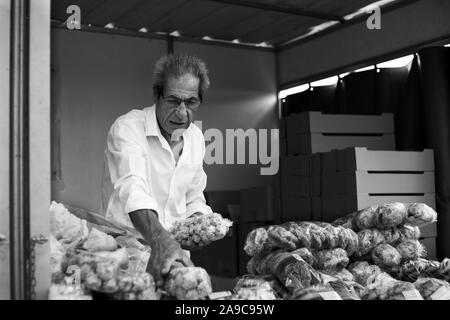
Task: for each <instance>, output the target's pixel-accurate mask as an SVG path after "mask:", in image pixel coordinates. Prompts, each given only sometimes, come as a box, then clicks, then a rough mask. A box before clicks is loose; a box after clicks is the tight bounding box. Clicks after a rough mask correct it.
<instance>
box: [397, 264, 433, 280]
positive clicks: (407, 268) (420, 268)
mask: <svg viewBox="0 0 450 320" xmlns="http://www.w3.org/2000/svg"><path fill="white" fill-rule="evenodd" d="M439 266H440V263H439V262H438V261H433V260H426V259H422V258H419V259H417V260H410V261H406V262H405V263H403V264H401V265H400V266H399V267H398V268H396V269H394V270H393V271H394V272H393V273H394V275H395V277H397V278H398V279H401V280H405V281H409V282H415V281H416V280H417V279H418V278H419V277H433V275H435V274H436V272H437V271H438V270H439Z"/></svg>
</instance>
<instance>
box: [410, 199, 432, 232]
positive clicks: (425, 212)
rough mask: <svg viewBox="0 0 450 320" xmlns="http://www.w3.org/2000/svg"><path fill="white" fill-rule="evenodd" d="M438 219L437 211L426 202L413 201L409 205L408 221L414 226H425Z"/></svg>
mask: <svg viewBox="0 0 450 320" xmlns="http://www.w3.org/2000/svg"><path fill="white" fill-rule="evenodd" d="M436 220H437V212H436V211H434V210H433V209H432V208H431V207H429V206H427V205H426V204H425V203H413V204H410V205H409V206H408V210H407V217H406V221H405V222H406V223H408V224H410V225H412V226H417V227H420V226H424V225H427V224H430V223H433V222H435V221H436Z"/></svg>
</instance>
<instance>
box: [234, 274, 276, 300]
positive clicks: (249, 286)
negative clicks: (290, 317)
mask: <svg viewBox="0 0 450 320" xmlns="http://www.w3.org/2000/svg"><path fill="white" fill-rule="evenodd" d="M234 292H235V293H234V294H233V295H232V296H231V298H230V300H276V299H277V297H276V295H275V292H274V290H273V288H272V286H271V285H270V283H269V282H268V281H266V280H265V279H263V278H257V277H244V278H241V279H239V280H238V282H237V284H236V286H235V288H234Z"/></svg>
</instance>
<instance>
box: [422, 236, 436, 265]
mask: <svg viewBox="0 0 450 320" xmlns="http://www.w3.org/2000/svg"><path fill="white" fill-rule="evenodd" d="M420 243H422V244H423V245H424V246H425V248H426V250H427V256H426V259H428V260H437V254H436V238H435V237H431V238H423V239H420Z"/></svg>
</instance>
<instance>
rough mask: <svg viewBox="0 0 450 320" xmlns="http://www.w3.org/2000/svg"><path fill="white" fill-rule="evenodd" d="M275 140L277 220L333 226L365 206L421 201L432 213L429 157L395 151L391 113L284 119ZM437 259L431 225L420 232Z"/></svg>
mask: <svg viewBox="0 0 450 320" xmlns="http://www.w3.org/2000/svg"><path fill="white" fill-rule="evenodd" d="M282 122H283V126H282V127H281V128H282V129H283V130H284V133H282V134H281V135H280V136H281V137H282V140H281V142H282V144H284V147H283V148H284V150H285V153H282V158H281V174H280V187H281V209H282V210H281V212H282V214H281V220H282V221H283V222H284V221H292V220H320V221H332V220H334V219H337V218H339V217H342V216H343V215H345V214H347V213H350V212H354V211H357V210H359V209H362V208H365V207H367V206H370V205H374V204H380V203H387V202H397V201H398V202H423V203H426V204H428V205H429V206H431V207H433V208H435V190H434V159H433V151H432V150H425V151H423V152H404V151H395V138H394V120H393V115H392V114H382V115H330V114H321V113H319V112H304V113H300V114H295V115H291V116H289V117H286V118H285V119H284V120H283V121H282ZM421 232H422V237H423V239H422V241H423V243H424V244H425V245H426V247H427V249H428V252H429V256H428V257H430V258H434V257H435V251H436V249H435V248H436V225H435V224H433V225H430V226H427V227H424V228H422V230H421Z"/></svg>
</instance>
